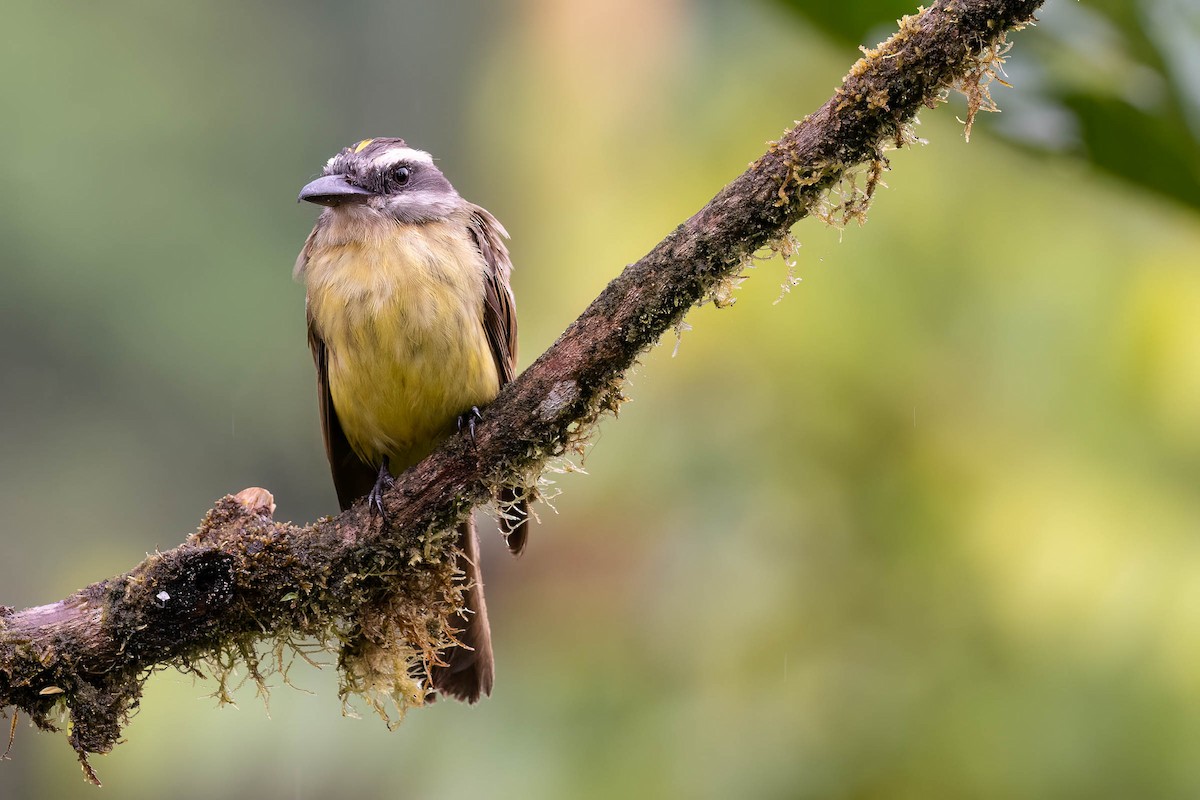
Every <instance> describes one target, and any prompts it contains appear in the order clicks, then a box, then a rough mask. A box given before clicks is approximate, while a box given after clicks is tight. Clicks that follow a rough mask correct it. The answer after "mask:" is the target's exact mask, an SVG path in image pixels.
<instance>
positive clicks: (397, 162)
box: [299, 138, 465, 222]
mask: <svg viewBox="0 0 1200 800" xmlns="http://www.w3.org/2000/svg"><path fill="white" fill-rule="evenodd" d="M299 199H300V200H307V201H308V202H310V203H317V204H318V205H322V206H328V207H329V208H331V209H334V213H336V211H337V209H341V208H345V209H346V210H352V211H354V212H358V211H361V210H368V211H374V212H375V213H377V214H379V215H381V216H387V217H391V218H393V219H395V220H396V221H397V222H430V221H433V220H438V219H445V218H446V217H447V216H449V215H450V214H451V213H452V212H454V211H456V210H458V209H460V208H462V207H463V205H464V204H465V203H464V201H463V199H462V198H461V197H459V196H458V192H456V191H454V187H453V186H451V185H450V181H448V180H446V176H444V175H442V173H441V171H440V170H438V168H437V167H436V166H434V164H433V157H432V156H430V155H429V153H426V152H425V151H424V150H415V149H413V148H411V147H409V146H408V145H407V144H405V142H404V140H403V139H395V138H381V139H363V140H362V141H361V142H358V143H357V144H353V145H351V146H350V147H347V148H345V149H344V150H342V151H341V152H339V153H338V154H337V155H335V156H334V157H333V158H331V159H329V161H328V162H327V163H326V164H325V169H324V170H323V171H322V173H321V177H320V178H317V179H316V180H315V181H313V182H312V183H310V184H308V185H307V186H305V187H304V188H303V189H301V190H300V198H299ZM326 213H330V212H326Z"/></svg>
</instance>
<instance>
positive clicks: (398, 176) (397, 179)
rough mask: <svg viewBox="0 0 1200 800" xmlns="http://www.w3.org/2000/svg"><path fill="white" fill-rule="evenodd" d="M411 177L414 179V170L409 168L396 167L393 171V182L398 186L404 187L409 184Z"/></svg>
mask: <svg viewBox="0 0 1200 800" xmlns="http://www.w3.org/2000/svg"><path fill="white" fill-rule="evenodd" d="M410 177H412V170H411V169H409V168H408V167H396V168H395V169H394V170H392V181H393V182H394V183H395V184H396V185H397V186H403V185H404V184H406V183H408V179H409V178H410Z"/></svg>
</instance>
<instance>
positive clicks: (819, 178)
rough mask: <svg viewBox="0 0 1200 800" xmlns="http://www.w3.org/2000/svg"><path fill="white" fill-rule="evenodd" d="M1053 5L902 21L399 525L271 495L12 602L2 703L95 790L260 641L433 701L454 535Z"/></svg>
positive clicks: (384, 692)
mask: <svg viewBox="0 0 1200 800" xmlns="http://www.w3.org/2000/svg"><path fill="white" fill-rule="evenodd" d="M1040 5H1041V2H1040V0H940V1H939V2H937V3H936V4H935V5H934V6H933V7H932V8H930V9H929V10H926V11H923V12H922V13H920V14H918V15H915V16H912V17H905V18H904V19H903V20H901V21H900V23H899V30H898V32H897V33H896V34H895V35H894V36H893V37H892V38H891V39H889V40H888V41H887V42H885V43H884V44H882V45H880V46H879V47H878V48H876V49H874V50H869V51H868V50H865V51H864V57H863V58H862V59H860V60H859V61H858V62H857V63H856V64H855V65H854V66H853V67H852V68H851V70H850V72H849V74H848V75H847V76H846V78H845V79H844V81H843V83H842V85H841V87H839V88H838V90H837V91H836V92H835V93H834V95H833V97H832V98H831V99H830V100H829V101H828V102H827V103H825V105H824V106H822V107H821V108H820V109H819V110H818V111H817V112H815V113H814V114H812V115H810V116H808V117H805V118H804V120H803V121H801V122H799V123H798V124H797V125H796V126H795V127H794V128H793V129H791V130H790V131H788V132H787V133H786V134H785V135H784V136H783V137H782V138H781V139H780V140H779V141H778V142H775V143H772V144H771V146H770V148H769V149H768V151H767V152H766V153H765V154H764V155H763V156H761V157H760V158H759V159H758V160H757V161H755V162H754V163H753V164H752V165H751V166H750V168H749V169H747V171H746V172H745V173H743V174H742V175H741V176H739V177H738V178H737V179H736V180H734V181H733V182H732V183H730V184H729V185H728V186H726V187H725V188H724V189H723V190H721V192H720V193H719V194H717V196H716V197H714V198H713V199H712V201H711V202H709V203H708V204H707V205H705V206H704V207H703V208H702V209H701V210H700V211H699V212H697V213H696V214H695V215H694V216H692V218H691V219H689V220H687V222H685V223H684V224H682V225H680V226H679V227H678V228H676V229H675V230H674V231H673V232H671V233H670V234H669V235H668V236H667V237H666V238H665V239H663V240H662V242H660V243H659V244H658V245H657V246H656V247H655V248H654V249H653V250H652V251H651V252H650V253H649V254H647V255H646V256H645V257H644V258H642V259H641V260H640V261H638V262H637V263H635V264H633V265H631V266H629V267H627V268H626V269H625V270H624V272H622V273H621V275H620V276H619V277H617V278H616V279H615V280H614V281H613V282H612V283H610V284H609V286H608V287H607V288H606V289H605V290H604V291H603V292H602V293H601V294H600V296H599V297H598V298H596V300H595V301H594V302H593V303H592V304H591V306H590V307H589V308H588V309H587V310H586V311H585V312H584V313H583V314H582V315H581V316H580V317H579V318H578V319H577V320H576V321H575V322H574V323H572V325H571V326H570V327H569V328H568V329H567V330H566V331H565V332H564V333H563V334H562V336H560V337H559V339H558V341H557V342H555V343H554V345H553V346H552V347H551V348H550V349H549V350H547V351H546V352H545V353H544V354H543V355H542V356H541V357H540V358H539V359H538V360H537V361H536V362H535V363H534V364H533V366H531V367H530V368H529V369H528V370H526V371H525V372H524V373H523V374H522V375H521V376H520V377H519V378H518V379H517V380H516V381H514V382H513V383H511V384H510V385H508V386H507V387H505V389H504V390H503V391H502V392H501V393H500V396H499V397H497V398H496V400H495V402H494V403H492V404H491V405H490V406H489V407H488V409H487V413H486V414H485V417H484V420H483V422H482V424H481V425H480V426H479V428H478V431H477V436H476V442H475V446H474V447H470V446H467V445H466V444H465V443H464V442H463V441H462V440H461V439H459V438H454V439H452V440H451V441H449V442H447V443H446V444H445V445H444V446H442V447H441V448H440V449H439V450H438V451H437V452H435V453H434V454H433V455H431V456H430V457H429V458H427V459H425V460H424V461H423V462H421V463H420V464H419V465H417V466H416V467H414V468H413V469H411V470H409V471H408V472H406V473H405V474H404V475H403V476H401V478H400V479H399V480H398V481H397V482H396V485H395V487H394V488H393V489H392V490H390V491H389V492H388V494H387V496H386V497H385V508H386V511H387V519H388V520H389V524H388V525H386V526H382V525H380V524H379V522H378V521H375V520H372V518H371V517H370V516H369V515H368V514H367V512H366V510H365V508H364V507H363V506H362V504H361V503H360V504H359V505H357V506H355V507H354V508H352V509H350V510H349V511H346V512H344V513H342V514H340V515H339V516H337V517H335V518H332V519H324V520H321V521H318V522H316V523H314V524H312V525H309V526H305V527H299V526H293V525H288V524H283V523H278V522H275V521H273V520H272V519H271V513H272V512H273V510H274V503H273V501H272V500H271V498H270V495H269V494H267V493H266V492H265V491H263V490H257V489H255V490H246V491H244V492H242V493H241V494H239V495H238V496H236V497H226V498H224V499H223V500H221V501H220V502H218V503H217V505H216V506H215V507H214V508H213V509H212V510H211V511H210V512H209V513H208V514H207V515H206V517H205V519H204V522H203V523H202V524H201V526H200V529H199V530H198V531H197V532H196V533H195V534H193V535H192V536H191V537H189V538H188V540H187V542H186V543H184V544H182V545H180V546H179V547H176V548H174V549H172V550H169V551H167V552H164V553H156V554H154V555H152V556H150V557H149V558H147V559H146V560H145V561H143V562H142V563H140V564H138V565H137V566H136V567H134V568H133V569H132V570H130V571H129V572H128V573H126V574H124V575H120V576H118V577H115V578H110V579H109V580H106V581H102V582H100V583H96V584H93V585H92V586H89V587H87V588H85V589H83V590H81V591H79V592H76V593H75V594H73V595H71V596H70V597H68V598H66V599H65V600H61V601H59V602H57V603H51V604H50V605H46V606H39V607H36V608H29V609H25V610H23V611H19V612H14V611H13V610H12V609H11V608H6V607H0V708H5V707H7V706H13V707H14V708H15V709H19V710H20V711H24V712H25V713H26V714H28V715H29V716H30V717H31V718H32V719H33V721H34V722H35V723H36V724H37V725H39V726H40V727H42V728H45V729H52V728H54V727H55V722H56V719H57V715H59V714H61V712H62V711H63V710H65V711H66V712H68V713H69V715H70V719H71V723H72V724H71V728H70V735H69V740H70V743H71V745H72V747H74V748H75V750H76V751H77V753H78V754H79V756H80V760H81V763H82V764H83V765H84V769H85V772H86V773H87V774H88V777H89V778H90V779H92V780H95V776H94V774H93V773H92V772H91V770H90V767H88V765H87V760H86V755H87V754H88V753H104V752H107V751H109V750H110V749H111V748H112V747H113V745H114V744H115V743H116V742H117V740H118V737H119V734H120V730H121V727H122V725H123V724H124V723H125V721H126V719H127V716H128V714H129V712H130V711H131V710H132V709H133V708H134V707H136V705H137V703H138V700H139V698H140V695H141V688H142V685H143V683H144V682H145V679H146V678H147V677H148V675H149V674H150V672H152V671H153V670H155V669H159V668H163V667H165V666H168V665H173V666H177V667H181V668H183V669H185V670H194V671H199V668H200V667H202V666H205V665H209V666H211V667H213V668H215V670H216V671H217V673H218V676H219V677H222V678H223V677H224V676H226V675H227V674H228V670H229V669H230V667H231V666H232V664H233V663H234V662H236V661H240V662H242V663H243V664H245V665H246V666H248V667H249V670H250V673H251V675H252V676H253V677H255V678H256V679H258V680H261V676H262V674H263V669H265V667H264V666H263V663H262V659H263V658H264V657H263V656H261V655H260V652H261V648H260V647H259V645H260V643H261V641H262V640H263V639H270V640H273V641H274V643H275V648H274V650H273V653H274V657H275V662H274V663H275V666H277V667H284V664H283V662H284V659H285V653H286V652H294V651H293V650H289V649H288V647H287V646H288V645H290V646H292V647H294V648H297V649H299V651H300V652H301V653H302V654H303V652H304V645H298V644H296V643H297V642H301V641H310V642H311V641H312V640H314V639H315V640H316V642H318V644H319V645H320V646H324V647H327V648H329V649H332V650H335V651H336V652H337V653H338V667H339V671H340V675H341V680H342V691H343V695H344V696H345V695H349V694H362V695H363V696H365V697H366V698H367V699H368V701H369V702H370V703H371V705H372V706H373V707H375V708H376V709H377V710H379V711H380V712H381V713H384V714H385V715H386V713H387V709H386V708H385V701H390V702H391V703H393V704H394V705H395V709H396V710H398V711H399V712H401V713H402V712H403V710H404V709H405V708H406V707H407V706H408V705H413V704H418V705H419V704H420V703H421V702H422V699H423V694H422V691H421V688H420V685H419V683H418V682H417V681H415V680H414V679H413V678H412V677H411V675H413V674H416V673H413V672H412V670H411V668H412V666H413V664H414V663H416V664H419V665H422V664H428V663H429V660H430V659H435V658H436V657H437V656H436V654H437V652H438V650H439V648H441V647H444V646H445V645H446V644H447V643H448V642H449V641H451V640H452V636H453V628H452V627H451V626H450V625H449V624H448V622H447V620H449V619H451V618H452V617H451V615H452V614H453V612H454V611H455V610H456V609H457V608H458V607H459V604H460V598H459V594H460V592H461V588H462V587H461V585H460V584H459V583H458V582H456V581H455V574H454V569H453V564H454V558H453V536H452V535H451V534H449V533H447V531H451V530H452V529H453V524H454V522H455V521H457V520H458V519H459V518H461V517H462V516H463V515H465V514H468V513H470V511H471V509H472V508H473V507H474V506H475V505H478V504H480V503H484V502H487V501H488V500H490V499H491V498H492V497H493V496H494V494H495V493H496V491H497V490H498V489H500V488H502V487H512V486H516V487H525V488H526V491H527V492H529V493H531V494H534V493H536V484H537V477H538V476H539V475H540V474H541V472H542V471H543V470H544V469H545V468H546V465H547V462H548V461H549V460H551V459H554V458H556V457H559V456H562V455H564V454H567V453H569V452H571V451H573V450H577V449H579V448H581V447H582V446H583V444H584V442H585V439H586V436H587V435H588V433H589V431H590V430H591V428H592V427H593V425H594V424H595V422H596V421H597V419H598V418H599V417H600V416H601V415H603V414H604V413H605V412H606V411H611V410H615V409H616V407H617V405H618V404H619V403H620V401H621V399H622V397H621V380H622V376H623V375H624V373H625V371H626V370H627V369H628V368H629V367H630V366H631V365H632V364H633V363H634V361H635V360H636V359H637V357H638V356H639V354H641V353H642V352H643V351H644V350H646V349H647V348H649V347H650V346H651V345H653V344H654V343H655V342H657V341H658V339H659V337H661V336H662V334H663V333H664V332H666V331H667V330H668V329H669V328H670V327H671V326H673V325H676V324H678V323H679V322H680V321H681V320H682V318H683V316H684V314H685V313H686V312H687V311H688V310H689V309H690V308H691V307H692V306H694V305H696V304H698V303H702V302H704V301H706V300H709V299H712V300H715V301H717V302H718V303H720V302H721V301H722V300H723V299H725V298H726V297H727V295H728V291H729V290H730V288H731V286H732V284H731V283H730V282H731V281H732V280H733V279H735V278H736V276H737V275H738V274H739V273H740V271H741V269H742V267H744V266H745V265H746V264H747V263H748V261H749V260H750V259H751V258H752V257H753V255H754V253H755V252H756V251H758V250H759V249H761V248H763V247H768V246H772V247H776V248H779V247H781V246H783V247H785V248H786V243H785V237H787V235H788V231H789V229H790V227H791V226H792V225H793V224H794V223H795V222H797V221H798V220H800V219H802V218H803V217H805V216H808V215H810V214H814V213H816V214H819V215H821V216H824V217H825V218H826V219H828V218H829V217H830V215H831V210H830V207H829V205H828V201H827V197H828V193H829V191H830V190H831V189H833V188H834V187H836V186H837V185H838V184H839V183H840V182H842V181H843V180H844V179H846V178H847V176H848V175H851V174H852V172H851V171H852V170H860V171H861V170H862V169H863V167H864V165H865V173H866V175H865V180H864V181H863V186H862V187H858V186H857V185H856V184H855V183H853V182H852V183H850V184H849V185H850V187H851V188H850V190H849V193H848V194H847V193H843V195H842V198H841V200H840V202H839V204H838V205H837V206H836V208H835V209H833V213H834V214H840V217H841V218H842V219H852V218H858V219H860V220H861V219H862V218H863V216H862V215H863V213H864V211H865V208H866V204H867V203H868V202H869V200H870V197H871V194H872V193H873V191H874V188H875V185H876V183H877V181H878V178H879V176H880V174H881V173H882V171H883V170H884V169H885V168H886V160H885V159H884V156H883V152H884V150H885V148H887V147H892V146H895V147H899V146H903V145H905V144H908V143H911V142H912V141H914V137H913V136H912V134H911V131H910V129H909V125H910V123H911V121H912V120H913V118H914V116H915V115H916V113H917V112H918V111H919V110H920V109H921V107H922V106H930V107H932V106H934V105H936V104H937V103H938V102H939V100H940V99H941V98H942V97H943V96H944V94H945V92H946V90H947V89H949V88H960V89H961V90H962V91H963V92H964V93H965V94H967V96H968V101H969V102H968V107H969V112H970V114H971V115H973V114H974V112H975V111H976V110H978V109H980V108H988V107H989V105H990V100H989V99H988V97H987V82H988V81H989V80H990V79H991V78H992V77H994V74H993V73H992V68H993V67H994V66H995V65H996V64H998V63H999V61H1000V59H1001V58H1002V55H1003V52H1004V48H1005V44H1004V42H1005V35H1006V33H1007V31H1009V30H1012V29H1017V28H1020V27H1021V26H1022V25H1023V24H1025V23H1027V22H1029V21H1031V20H1032V16H1033V12H1034V11H1035V10H1036V9H1037V8H1038V7H1039V6H1040ZM968 125H969V121H968ZM781 243H782V244H781ZM221 687H222V688H221V693H222V696H224V682H223V680H222V683H221ZM14 713H15V712H14Z"/></svg>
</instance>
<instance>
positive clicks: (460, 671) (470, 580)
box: [430, 518, 496, 703]
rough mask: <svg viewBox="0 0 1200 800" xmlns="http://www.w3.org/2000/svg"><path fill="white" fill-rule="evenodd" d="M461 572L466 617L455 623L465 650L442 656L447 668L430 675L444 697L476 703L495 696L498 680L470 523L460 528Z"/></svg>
mask: <svg viewBox="0 0 1200 800" xmlns="http://www.w3.org/2000/svg"><path fill="white" fill-rule="evenodd" d="M458 535H459V542H458V548H459V550H461V551H462V555H460V556H459V557H458V568H459V569H461V570H462V571H463V574H464V575H465V576H466V577H465V580H466V583H467V588H466V589H465V590H464V591H465V593H466V597H465V598H464V601H465V602H464V603H463V605H464V607H465V609H466V613H465V614H463V615H460V616H459V617H458V618H457V619H455V620H454V623H455V627H458V628H461V629H462V630H461V631H460V632H459V633H457V634H456V636H457V638H458V640H459V641H460V642H461V643H462V646H457V647H451V648H448V649H446V650H443V651H442V653H441V659H442V661H444V662H446V666H444V667H434V668H433V670H432V672H431V675H430V677H431V679H432V681H433V688H435V689H437V690H438V691H439V692H441V693H442V694H447V695H450V696H451V697H456V698H458V699H459V700H463V701H465V702H468V703H474V702H475V701H476V700H478V699H479V698H480V696H481V695H489V694H491V693H492V681H493V680H494V678H495V668H496V665H495V660H494V659H493V657H492V630H491V626H489V625H488V615H487V603H486V602H485V601H484V599H483V578H482V576H481V573H480V571H479V537H478V536H476V535H475V523H474V521H473V520H471V519H469V518H468V519H467V521H466V522H463V523H462V524H460V525H459V527H458Z"/></svg>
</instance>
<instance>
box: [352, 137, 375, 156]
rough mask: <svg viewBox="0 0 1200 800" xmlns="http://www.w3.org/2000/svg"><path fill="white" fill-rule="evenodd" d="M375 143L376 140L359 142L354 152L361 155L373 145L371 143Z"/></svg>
mask: <svg viewBox="0 0 1200 800" xmlns="http://www.w3.org/2000/svg"><path fill="white" fill-rule="evenodd" d="M373 141H375V140H374V139H363V140H362V141H361V142H359V143H358V144H356V145H354V152H356V153H361V152H362V151H363V150H366V149H367V147H368V146H369V145H370V144H371V142H373Z"/></svg>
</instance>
